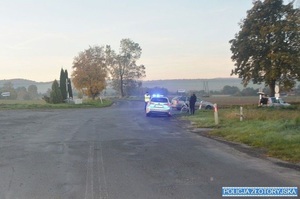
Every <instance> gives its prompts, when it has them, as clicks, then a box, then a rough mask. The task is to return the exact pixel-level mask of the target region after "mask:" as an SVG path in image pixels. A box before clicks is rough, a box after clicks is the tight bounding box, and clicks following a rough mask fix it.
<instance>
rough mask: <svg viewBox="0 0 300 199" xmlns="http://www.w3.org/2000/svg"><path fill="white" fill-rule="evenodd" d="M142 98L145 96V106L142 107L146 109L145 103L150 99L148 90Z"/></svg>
mask: <svg viewBox="0 0 300 199" xmlns="http://www.w3.org/2000/svg"><path fill="white" fill-rule="evenodd" d="M144 98H145V108H144V109H145V111H146V107H147V104H148V102H149V101H150V94H149V93H148V92H146V94H145V95H144Z"/></svg>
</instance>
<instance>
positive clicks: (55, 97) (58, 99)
mask: <svg viewBox="0 0 300 199" xmlns="http://www.w3.org/2000/svg"><path fill="white" fill-rule="evenodd" d="M62 102H63V98H62V94H61V90H60V88H59V85H58V81H57V80H54V81H53V83H52V90H51V92H50V103H52V104H58V103H62Z"/></svg>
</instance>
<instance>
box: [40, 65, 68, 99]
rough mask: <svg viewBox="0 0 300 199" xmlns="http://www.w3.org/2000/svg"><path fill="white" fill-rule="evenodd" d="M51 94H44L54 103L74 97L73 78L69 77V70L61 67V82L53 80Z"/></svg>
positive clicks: (45, 97)
mask: <svg viewBox="0 0 300 199" xmlns="http://www.w3.org/2000/svg"><path fill="white" fill-rule="evenodd" d="M49 95H50V96H44V98H43V99H44V100H45V101H46V102H48V103H53V104H58V103H63V102H66V101H67V100H68V99H71V98H73V91H72V84H71V79H70V78H69V77H68V71H67V70H64V69H63V68H62V69H61V71H60V79H59V82H58V81H57V80H54V81H53V83H52V86H51V91H50V94H49Z"/></svg>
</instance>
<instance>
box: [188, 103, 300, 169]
mask: <svg viewBox="0 0 300 199" xmlns="http://www.w3.org/2000/svg"><path fill="white" fill-rule="evenodd" d="M299 110H300V107H299V106H292V107H291V108H270V107H265V108H258V107H255V106H252V105H250V106H246V107H244V109H243V115H244V118H243V121H240V115H239V113H240V109H239V108H226V109H220V110H219V113H218V116H219V124H218V125H216V124H215V120H214V112H213V111H205V110H198V111H197V112H196V114H195V115H194V116H183V119H188V120H190V121H191V122H192V123H193V125H194V126H195V127H196V128H212V130H211V131H210V132H209V135H211V136H216V137H222V138H223V139H225V140H227V141H233V142H238V143H244V144H247V145H249V146H251V147H254V148H259V149H263V150H264V151H266V155H267V156H269V157H274V158H279V159H282V160H285V161H289V162H292V163H299V162H300V111H299Z"/></svg>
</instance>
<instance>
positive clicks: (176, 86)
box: [143, 78, 263, 91]
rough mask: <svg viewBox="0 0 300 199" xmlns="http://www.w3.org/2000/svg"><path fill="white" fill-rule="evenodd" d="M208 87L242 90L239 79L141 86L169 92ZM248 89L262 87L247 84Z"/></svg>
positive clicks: (180, 81)
mask: <svg viewBox="0 0 300 199" xmlns="http://www.w3.org/2000/svg"><path fill="white" fill-rule="evenodd" d="M205 84H206V85H208V89H209V90H210V91H220V90H222V89H223V87H224V86H225V85H228V86H236V87H238V88H239V89H241V90H242V89H244V87H243V85H242V84H241V79H238V78H214V79H174V80H153V81H144V82H143V86H144V87H147V88H153V87H163V88H167V89H168V90H169V91H177V90H178V89H184V90H205V86H204V85H205ZM248 87H252V88H254V89H257V88H261V87H263V85H254V84H252V83H251V84H249V85H248Z"/></svg>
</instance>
